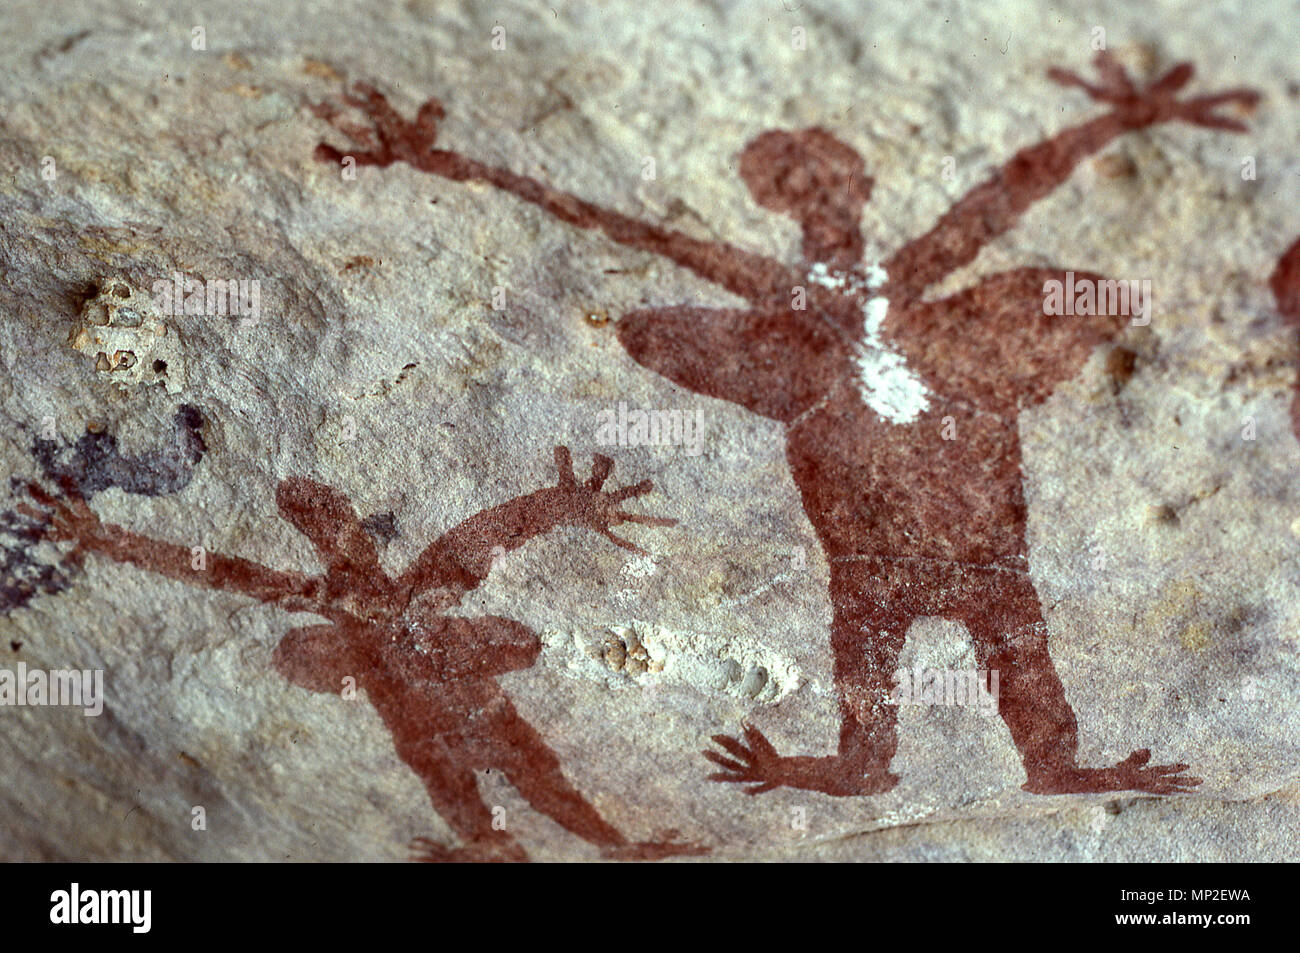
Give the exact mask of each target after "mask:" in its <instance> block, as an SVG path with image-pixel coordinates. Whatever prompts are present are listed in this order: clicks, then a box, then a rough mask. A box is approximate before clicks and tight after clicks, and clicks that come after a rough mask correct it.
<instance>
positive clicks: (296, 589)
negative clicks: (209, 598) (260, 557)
mask: <svg viewBox="0 0 1300 953" xmlns="http://www.w3.org/2000/svg"><path fill="white" fill-rule="evenodd" d="M26 489H27V495H28V496H29V497H30V498H31V499H32V500H33V502H34V503H35V504H36V505H35V506H31V505H28V504H25V503H23V504H19V506H18V510H19V512H21V513H23V514H24V515H26V516H28V517H30V518H32V519H34V520H37V521H38V523H40V524H41V525H43V526H44V527H45V531H44V535H45V537H46V538H47V539H49V540H51V541H53V542H71V543H73V544H74V549H73V553H74V558H76V557H79V556H80V555H81V554H84V553H94V554H97V555H100V556H104V557H107V558H108V559H111V560H113V561H114V562H119V563H127V564H130V565H132V566H137V567H139V568H140V569H145V570H148V571H149V572H155V573H158V574H159V575H162V576H167V577H168V578H170V579H177V580H180V581H181V582H184V583H188V584H189V585H192V586H202V587H204V588H207V589H220V590H223V591H226V592H240V593H243V594H245V595H248V596H252V597H253V598H255V599H258V600H260V601H262V602H268V603H273V604H275V605H277V606H280V607H281V608H284V609H288V610H289V611H291V612H314V611H317V609H318V608H320V605H321V603H320V599H319V597H318V594H319V592H320V582H319V580H316V579H313V578H311V577H309V576H305V575H302V574H301V573H295V572H281V571H280V570H277V569H270V568H268V567H266V566H263V565H260V564H259V563H255V562H252V561H250V560H247V559H241V558H239V557H237V556H223V555H221V554H220V553H214V552H208V551H206V550H205V551H203V552H201V553H200V552H196V551H195V550H194V549H192V548H190V547H188V546H181V545H178V544H176V543H168V542H165V541H163V540H158V539H153V538H151V537H148V536H143V535H141V534H139V533H135V532H132V531H131V530H128V529H126V528H124V527H121V526H116V525H114V524H112V523H103V522H101V521H100V519H99V516H98V515H96V513H95V512H94V510H92V509H91V508H90V504H88V503H87V502H86V501H85V500H84V499H83V498H82V496H81V494H80V493H79V492H78V491H77V489H76V486H75V485H74V484H72V482H71V481H70V480H67V481H64V482H63V486H62V490H63V492H62V494H61V495H55V494H53V493H50V492H48V491H47V490H45V489H44V488H43V487H41V486H40V485H38V484H35V483H29V484H28V485H27V487H26Z"/></svg>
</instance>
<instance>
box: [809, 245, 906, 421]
mask: <svg viewBox="0 0 1300 953" xmlns="http://www.w3.org/2000/svg"><path fill="white" fill-rule="evenodd" d="M864 272H865V274H864V275H858V274H855V273H852V272H843V271H835V270H832V269H830V268H828V267H827V266H826V265H825V264H823V263H821V262H817V263H816V264H814V265H813V266H812V268H811V269H809V271H808V280H809V281H812V282H814V283H816V284H819V285H821V286H822V287H824V288H830V289H832V290H833V291H866V292H867V293H868V294H870V293H871V292H873V291H875V290H876V289H878V288H880V287H882V286H883V285H884V284H885V282H886V280H888V277H889V276H888V275H887V274H886V273H885V269H883V268H881V267H880V266H879V265H877V264H871V265H868V266H867V267H866V269H865V270H864ZM888 313H889V299H888V298H885V297H882V296H880V295H871V297H869V298H868V299H867V301H866V303H865V304H864V305H863V306H862V338H861V339H860V340H859V341H858V343H857V344H855V345H854V347H853V363H854V365H855V366H856V367H857V370H858V378H857V381H856V382H855V383H856V384H857V388H858V394H859V396H860V397H861V398H862V402H863V403H864V404H866V405H867V406H868V407H870V408H871V409H872V410H873V411H875V413H876V415H877V416H878V417H879V418H880V419H881V420H883V421H884V422H885V423H890V424H910V423H913V422H914V421H916V420H917V419H918V418H919V417H920V416H921V414H923V413H925V412H926V411H927V410H929V409H930V391H929V389H928V388H927V387H926V386H925V382H924V381H923V380H921V378H920V376H919V375H918V374H917V373H916V372H915V371H913V370H912V369H911V368H910V367H908V366H907V359H906V358H904V357H903V355H902V354H900V353H898V351H895V350H894V349H893V348H891V347H889V346H888V345H887V344H886V343H885V340H884V337H883V336H882V334H881V329H882V328H883V327H884V324H885V316H886V315H887V314H888Z"/></svg>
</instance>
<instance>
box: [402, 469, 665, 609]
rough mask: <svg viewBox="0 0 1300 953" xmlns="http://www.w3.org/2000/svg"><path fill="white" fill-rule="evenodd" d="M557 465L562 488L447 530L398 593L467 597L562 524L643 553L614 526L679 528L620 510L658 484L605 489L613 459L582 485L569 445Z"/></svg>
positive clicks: (408, 572)
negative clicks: (507, 560)
mask: <svg viewBox="0 0 1300 953" xmlns="http://www.w3.org/2000/svg"><path fill="white" fill-rule="evenodd" d="M555 465H556V467H557V469H558V470H559V471H560V481H559V484H558V485H556V486H551V487H546V488H545V489H543V490H538V491H536V492H535V493H529V494H528V495H527V496H520V497H516V498H515V499H513V500H511V501H509V502H508V503H502V504H501V505H500V506H494V507H492V508H491V509H488V510H483V511H482V512H480V513H476V514H475V515H474V516H471V517H470V518H469V519H467V520H465V521H464V522H463V523H461V524H460V525H459V526H456V527H455V528H453V529H450V530H448V531H447V532H446V533H444V534H443V535H442V536H440V537H438V538H437V539H436V540H434V541H433V542H432V543H430V544H429V548H428V549H426V550H425V551H424V552H423V553H421V554H420V556H419V557H418V558H417V559H416V560H415V562H414V563H412V564H411V566H410V568H409V569H407V570H406V572H404V573H402V575H401V576H400V577H399V578H398V580H397V584H398V588H399V590H405V591H409V592H410V593H411V594H412V595H414V594H415V593H418V592H420V591H423V590H425V589H429V588H433V587H435V586H437V587H442V588H446V589H449V590H451V591H452V592H454V593H456V594H457V595H463V594H464V593H466V592H469V591H470V590H472V589H475V588H477V587H478V586H479V584H480V583H482V582H483V580H485V579H486V578H487V577H488V573H489V572H490V571H491V569H492V562H493V560H494V559H496V558H498V557H500V556H502V555H504V554H505V553H508V552H510V551H511V550H515V549H518V548H519V547H520V546H522V545H524V543H526V542H528V541H529V540H530V539H533V538H534V537H537V536H542V535H545V534H546V533H549V532H550V531H551V530H553V529H556V528H557V527H560V526H588V527H590V528H592V529H594V530H595V531H596V532H598V533H600V534H601V535H602V536H604V537H606V538H607V539H609V540H610V541H611V542H613V543H614V544H615V545H617V546H621V547H622V548H624V549H629V550H631V551H632V552H636V553H644V550H642V549H641V548H640V547H638V546H635V545H633V544H632V543H630V542H628V541H627V540H625V539H622V538H621V537H619V536H615V535H614V533H613V532H611V531H610V527H611V526H614V525H617V524H618V523H643V524H645V525H647V526H673V525H676V521H675V520H670V519H662V518H660V517H655V516H642V515H640V514H638V513H627V512H624V511H623V510H621V509H619V507H618V504H620V503H622V502H623V501H624V500H628V499H631V498H632V497H636V496H643V495H645V494H646V493H649V492H650V490H651V489H652V488H653V486H654V484H652V483H651V482H650V481H649V480H642V481H641V482H640V483H637V484H635V485H633V486H625V487H623V488H622V489H620V490H610V491H606V492H602V491H601V487H602V486H603V485H604V483H605V480H606V479H607V478H608V477H609V474H610V472H611V471H612V470H613V469H614V461H613V460H611V459H610V458H609V457H606V456H602V455H600V454H597V455H596V460H595V464H594V466H593V467H592V471H591V477H590V478H589V479H588V480H587V481H586V482H585V483H582V484H579V483H578V482H577V480H576V479H575V477H574V475H573V461H572V459H571V458H570V456H569V451H568V449H566V448H565V447H556V448H555Z"/></svg>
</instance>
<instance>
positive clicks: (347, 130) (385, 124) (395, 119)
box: [311, 82, 445, 166]
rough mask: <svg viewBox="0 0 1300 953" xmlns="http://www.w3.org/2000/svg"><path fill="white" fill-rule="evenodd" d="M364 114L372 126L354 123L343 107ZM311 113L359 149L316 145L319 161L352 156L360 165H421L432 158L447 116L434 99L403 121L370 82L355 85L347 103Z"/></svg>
mask: <svg viewBox="0 0 1300 953" xmlns="http://www.w3.org/2000/svg"><path fill="white" fill-rule="evenodd" d="M345 105H346V106H351V107H353V108H355V109H358V110H360V111H361V113H362V114H363V115H365V116H366V118H367V119H369V120H370V125H369V126H366V125H363V124H361V123H357V122H353V121H352V120H350V119H348V118H346V117H345V116H344V114H343V106H345ZM311 111H312V112H313V113H315V114H316V115H317V116H319V117H320V118H321V119H324V120H325V121H326V122H328V123H329V124H330V125H331V126H333V127H334V128H335V129H337V130H338V131H339V132H341V133H343V134H344V135H345V136H347V137H348V138H349V139H350V140H352V144H353V145H354V146H357V147H358V148H356V149H351V150H348V151H346V152H344V151H342V150H339V149H336V148H335V147H334V146H331V145H329V144H327V143H324V142H322V143H320V144H319V145H318V146H316V158H317V159H321V160H323V161H326V162H342V161H343V159H344V157H345V156H351V157H352V158H353V159H354V160H356V163H357V165H378V166H386V165H392V164H393V163H394V162H408V163H410V164H411V165H415V166H419V165H420V164H421V163H422V162H426V161H428V159H429V154H430V153H431V152H432V150H433V146H434V142H435V141H436V140H437V137H438V120H439V119H441V118H443V116H444V115H445V113H444V112H443V109H442V103H440V102H438V100H436V99H430V100H428V101H427V102H425V104H424V105H423V106H421V107H420V110H419V112H417V113H416V114H415V119H414V121H411V120H408V119H403V118H402V117H401V116H399V115H398V114H397V110H395V109H394V108H393V107H392V106H391V105H389V103H388V99H387V97H385V96H384V94H383V93H381V92H379V90H377V89H375V87H373V86H371V85H370V84H369V83H361V82H358V83H354V84H353V85H352V91H351V92H347V91H344V93H343V102H342V104H339V103H332V102H331V103H318V104H316V105H314V106H312V107H311Z"/></svg>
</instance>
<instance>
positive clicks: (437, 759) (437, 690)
mask: <svg viewBox="0 0 1300 953" xmlns="http://www.w3.org/2000/svg"><path fill="white" fill-rule="evenodd" d="M555 462H556V466H557V468H558V469H559V482H558V483H557V485H555V486H550V487H546V488H545V489H541V490H538V491H536V492H534V493H530V494H528V495H527V496H521V497H518V498H516V499H513V500H510V501H509V502H507V503H502V504H501V505H499V506H495V507H492V508H491V509H486V510H483V511H482V512H480V513H477V514H475V515H474V516H471V517H470V518H469V519H467V520H465V521H464V522H463V523H461V524H460V525H458V526H456V527H455V528H453V529H451V530H449V531H448V532H446V533H444V534H443V535H442V536H440V537H438V538H437V539H436V540H434V541H433V542H432V543H431V544H430V545H429V547H428V548H427V549H425V550H424V552H423V553H421V554H420V555H419V557H417V558H416V560H415V561H414V562H413V563H412V564H411V565H410V566H409V567H408V568H407V569H406V570H405V571H404V572H402V573H401V574H400V575H398V576H396V577H392V576H389V575H388V574H387V573H386V572H385V571H384V570H383V568H382V567H381V566H380V564H379V557H378V553H377V551H376V549H375V543H374V540H373V539H372V538H371V536H370V534H369V533H368V532H367V531H366V529H365V528H364V526H363V525H362V522H361V520H360V519H359V518H358V517H357V514H356V513H355V511H354V510H353V508H352V505H351V503H350V502H349V501H348V499H347V497H345V496H344V495H343V494H342V493H340V492H339V491H338V490H335V489H333V488H331V487H328V486H325V485H324V484H322V483H317V482H315V481H313V480H309V479H305V478H303V477H293V478H290V479H288V480H285V481H283V482H282V483H281V484H280V486H279V488H278V489H277V491H276V504H277V506H278V507H279V510H280V514H281V516H283V517H284V518H285V519H286V520H288V521H289V522H290V523H292V524H293V526H294V527H295V528H297V530H298V531H299V532H301V533H302V534H303V535H304V536H306V537H307V538H308V539H309V540H310V541H311V542H312V544H313V545H314V546H315V548H316V552H317V554H318V556H319V558H320V560H321V562H322V563H323V565H324V569H325V571H324V573H323V574H322V575H319V576H308V575H305V574H302V573H298V572H292V571H281V570H277V569H271V568H268V567H266V566H262V565H259V564H257V563H254V562H250V561H249V560H246V559H241V558H239V557H237V556H223V555H221V554H219V553H206V554H205V556H204V559H203V561H202V563H201V565H202V568H198V569H196V568H194V563H193V562H192V557H191V550H190V549H189V548H188V547H185V546H180V545H177V544H175V543H168V542H164V541H161V540H156V539H151V538H149V537H146V536H143V535H140V534H138V533H134V532H131V531H130V530H127V529H124V528H123V527H121V526H114V525H109V524H105V523H102V522H101V521H100V519H99V517H98V516H96V515H95V513H94V511H93V510H91V508H90V506H89V505H88V504H87V503H86V501H85V500H84V499H83V498H82V496H81V494H80V492H79V491H78V489H77V487H76V485H75V484H74V483H73V482H72V481H71V480H68V479H64V480H62V481H61V492H60V493H59V494H57V495H56V494H53V493H50V492H48V491H47V490H45V489H44V488H43V487H41V486H40V485H38V484H35V483H32V484H28V485H27V492H28V494H29V495H30V497H31V498H32V500H33V501H34V502H35V503H36V504H37V505H38V506H39V508H40V510H39V511H38V510H37V509H36V508H35V507H32V506H30V505H28V504H22V505H21V506H20V509H21V510H22V511H23V512H24V513H25V514H26V515H28V516H31V517H37V518H40V519H41V520H42V521H43V522H44V523H46V525H47V526H48V529H47V531H46V535H47V538H49V539H51V540H54V541H68V542H72V543H73V544H74V547H73V552H72V553H71V558H74V559H80V558H82V557H84V555H85V554H87V553H93V554H96V555H99V556H104V557H107V558H109V559H112V560H114V561H116V562H120V563H128V564H130V565H134V566H138V567H140V568H142V569H147V570H149V571H150V572H156V573H159V574H161V575H164V576H168V577H170V578H172V579H179V580H181V581H182V582H185V583H188V584H190V585H197V586H202V587H205V588H208V589H219V590H225V591H233V592H242V593H244V594H245V595H249V596H252V597H253V598H255V599H258V600H260V601H262V602H266V603H270V604H272V605H277V606H279V607H281V608H283V609H285V610H287V611H290V612H312V613H315V614H317V615H319V616H322V617H323V618H325V619H327V620H328V621H327V622H326V623H323V624H320V625H309V626H302V627H300V628H295V629H292V630H290V631H289V632H288V633H287V634H286V635H285V636H284V638H283V639H282V640H281V641H280V644H279V646H278V647H277V648H276V650H275V654H274V658H273V662H274V664H275V667H276V669H277V670H278V671H279V672H280V673H281V674H282V675H284V676H285V677H286V678H288V679H289V680H290V681H291V682H293V683H294V684H295V685H299V686H301V687H303V688H306V689H308V690H310V691H315V692H322V693H326V694H337V693H339V692H340V691H341V690H342V689H343V687H344V685H345V684H346V683H345V681H344V680H345V679H349V678H350V679H355V684H356V686H357V687H359V688H362V689H364V690H365V692H366V695H367V696H368V697H369V699H370V702H371V703H372V704H373V705H374V706H375V708H376V710H377V711H378V712H379V715H380V717H382V718H383V720H384V723H385V725H386V726H387V727H388V730H389V731H390V732H391V733H392V737H393V743H394V745H395V746H396V748H397V753H398V754H399V755H400V756H401V758H402V760H403V761H405V762H406V763H407V765H409V766H410V767H411V769H412V770H413V771H415V773H416V774H417V775H419V777H420V779H421V780H422V781H423V782H424V786H425V788H426V790H427V791H428V794H429V798H430V800H431V801H432V802H433V806H434V809H435V810H436V811H437V812H438V813H439V815H441V816H442V817H443V819H444V820H446V821H447V823H448V824H449V825H450V826H451V827H452V829H453V830H454V831H455V832H456V835H457V836H458V837H459V839H460V842H461V843H460V846H458V847H450V846H447V845H444V844H440V843H437V842H435V841H432V840H430V839H428V838H419V839H417V840H416V841H415V842H414V844H413V845H412V846H413V849H414V850H415V851H416V854H417V857H416V859H419V860H433V861H450V860H512V861H521V860H527V859H528V858H527V855H526V854H525V853H524V850H523V848H522V847H521V846H520V845H519V844H518V843H517V842H516V841H515V839H514V837H513V836H512V835H511V834H509V833H508V832H507V831H505V830H494V829H493V827H494V826H493V817H492V813H491V811H490V810H489V808H488V807H487V805H485V804H484V803H483V800H482V798H481V797H480V796H479V793H478V787H477V781H476V776H475V771H476V770H483V769H490V768H495V769H499V770H500V771H502V772H503V773H504V774H505V776H506V777H507V778H508V779H509V781H510V782H511V783H512V784H513V785H514V786H515V788H516V790H518V791H519V793H520V794H522V795H523V797H524V798H525V800H527V801H528V802H529V804H531V805H532V806H533V807H534V808H535V809H536V810H538V811H540V812H541V813H543V814H546V815H547V816H549V817H550V818H552V819H553V820H555V821H556V822H557V823H559V824H560V825H561V826H562V827H564V828H565V829H566V830H568V831H570V832H572V833H574V834H576V835H578V836H579V837H581V838H583V839H584V840H586V841H589V842H590V843H592V844H595V845H597V846H599V847H600V848H601V849H602V851H603V853H604V855H605V856H606V857H610V858H617V859H627V860H650V859H656V858H660V857H667V856H670V855H673V854H699V853H703V852H704V849H703V848H700V847H697V846H696V845H693V844H687V843H681V842H677V841H676V840H674V838H675V836H676V832H675V831H665V832H662V833H661V834H660V835H659V836H658V837H656V838H655V839H654V840H650V841H644V842H640V843H634V842H631V841H629V840H628V839H627V838H625V837H624V836H623V835H622V834H621V833H620V832H619V831H618V830H616V829H615V828H614V827H612V826H611V825H610V824H609V823H608V822H607V821H605V819H604V818H602V817H601V816H600V814H599V813H598V812H597V811H596V809H595V808H594V807H592V806H591V804H590V803H588V801H587V800H586V799H585V798H584V797H583V796H582V794H581V793H580V792H579V791H578V790H577V789H576V788H575V787H574V786H573V785H572V784H570V783H569V781H568V780H567V779H566V778H565V777H564V774H563V772H562V771H561V768H560V761H559V758H558V757H557V756H556V754H555V752H554V751H552V750H551V748H550V746H548V745H547V744H546V741H545V740H544V739H543V738H542V736H541V735H540V734H538V732H537V731H536V730H535V729H534V728H533V727H532V726H531V725H530V724H528V722H526V721H524V719H523V718H522V717H521V716H520V714H519V712H518V711H517V710H516V709H515V707H514V705H512V704H511V702H510V698H509V697H508V696H507V695H506V693H505V692H504V691H503V690H502V689H501V687H500V685H498V684H497V681H496V678H497V676H499V675H504V674H505V673H506V672H511V671H515V670H518V669H525V668H528V667H530V666H531V665H532V664H533V663H534V662H535V661H536V659H537V656H538V654H539V653H540V651H541V642H540V640H539V639H538V637H537V635H536V634H535V633H534V632H533V631H532V630H531V629H529V628H527V627H526V626H524V625H522V624H520V623H518V622H516V621H514V620H512V619H505V618H501V617H500V616H484V617H480V618H462V617H459V616H452V615H447V614H446V613H447V610H449V609H452V608H453V607H455V606H457V605H459V604H460V603H461V601H462V600H463V599H464V598H465V596H466V595H467V594H468V593H470V592H472V591H473V590H475V589H476V588H478V586H479V585H481V584H482V583H483V581H484V580H486V579H487V577H488V574H489V572H490V571H491V569H492V566H493V562H494V560H495V559H497V558H499V557H500V556H501V555H503V554H504V553H506V552H509V551H511V550H514V549H517V548H519V547H520V546H522V545H523V544H524V543H526V542H527V541H528V540H530V539H533V538H534V537H537V536H541V535H543V534H545V533H548V532H550V531H552V530H555V529H558V528H559V527H562V526H586V527H588V528H590V529H593V530H595V531H596V532H598V533H600V534H601V535H603V536H605V537H606V538H608V539H609V540H610V541H611V542H613V543H615V544H616V545H618V546H620V547H622V548H624V549H629V550H632V551H634V552H642V550H640V549H639V548H638V547H637V546H635V545H634V544H632V543H631V542H629V541H628V540H626V539H623V538H621V537H619V536H616V535H615V534H614V533H613V532H612V531H611V527H613V526H615V525H618V524H619V523H641V524H644V525H647V526H672V525H674V523H675V521H673V520H670V519H662V518H659V517H653V516H643V515H641V514H637V513H629V512H627V511H625V510H623V509H621V508H620V504H622V503H623V502H624V501H626V500H630V499H632V498H634V497H639V496H643V495H645V494H646V493H648V492H650V490H651V488H652V486H653V484H652V483H651V482H650V481H649V480H643V481H641V482H640V483H637V484H634V485H632V486H626V487H623V488H621V489H616V490H603V489H602V487H603V486H604V484H605V481H606V479H607V478H608V477H609V474H610V472H611V471H612V470H613V467H614V463H613V461H612V460H610V459H609V458H608V457H605V456H602V455H599V454H597V455H596V457H595V463H594V466H593V468H592V474H591V477H590V478H589V479H588V480H586V481H585V482H583V483H579V482H578V481H577V480H576V478H575V477H574V473H573V463H572V460H571V458H570V456H569V451H568V450H567V449H566V448H565V447H556V448H555Z"/></svg>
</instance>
